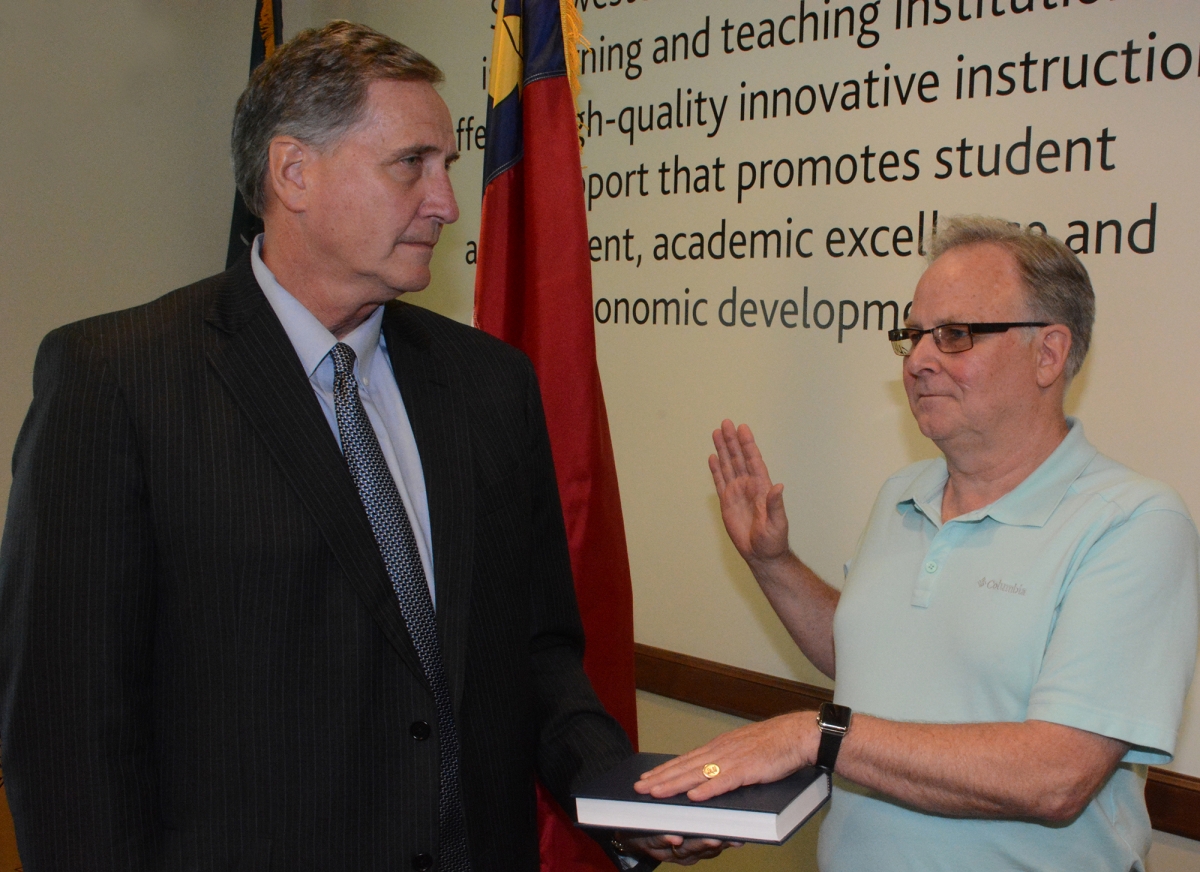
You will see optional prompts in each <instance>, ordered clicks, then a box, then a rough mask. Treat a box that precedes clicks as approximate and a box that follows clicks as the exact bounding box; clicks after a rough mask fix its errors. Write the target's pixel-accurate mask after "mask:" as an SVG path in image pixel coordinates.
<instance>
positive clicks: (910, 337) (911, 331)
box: [888, 321, 1050, 357]
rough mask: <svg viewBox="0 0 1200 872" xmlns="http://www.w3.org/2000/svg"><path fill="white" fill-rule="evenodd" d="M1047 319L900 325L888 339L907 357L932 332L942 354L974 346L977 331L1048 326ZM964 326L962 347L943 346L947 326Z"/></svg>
mask: <svg viewBox="0 0 1200 872" xmlns="http://www.w3.org/2000/svg"><path fill="white" fill-rule="evenodd" d="M1049 326H1050V323H1049V322H1048V321H991V322H983V323H976V324H939V325H937V326H936V327H930V328H929V329H928V330H918V329H917V328H916V327H901V328H899V329H897V330H889V331H888V341H890V342H891V343H892V351H894V352H896V354H898V355H899V356H900V357H908V355H910V354H912V351H913V349H914V348H916V347H917V343H918V342H920V341H921V337H922V336H924V335H925V334H926V333H931V334H933V344H934V345H936V346H937V348H938V351H940V352H942V353H943V354H958V353H959V352H962V351H970V350H971V349H972V348H974V347H975V339H974V337H975V334H977V333H1004V332H1007V331H1009V330H1012V329H1014V328H1016V327H1049ZM951 327H953V328H958V329H962V328H966V331H967V334H966V342H967V344H966V346H964V347H963V348H944V347H943V343H945V344H947V345H948V344H950V340H949V339H943V338H942V336H943V335H944V332H945V331H946V330H947V328H951ZM905 341H911V342H912V347H910V348H909V349H908V350H907V351H904V350H902V348H901V343H902V342H905Z"/></svg>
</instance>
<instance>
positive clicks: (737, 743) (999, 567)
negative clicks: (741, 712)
mask: <svg viewBox="0 0 1200 872" xmlns="http://www.w3.org/2000/svg"><path fill="white" fill-rule="evenodd" d="M930 257H931V264H930V266H929V268H928V269H927V270H926V272H925V274H924V276H923V277H922V278H921V281H920V283H919V284H918V285H917V290H916V293H915V295H914V298H913V304H912V309H911V313H910V315H909V317H908V318H907V321H906V324H907V326H906V327H905V328H903V329H900V330H896V331H892V334H891V336H890V338H891V339H892V342H893V346H894V347H895V350H896V352H897V353H898V354H900V355H902V356H903V357H904V384H905V387H906V390H907V392H908V398H909V404H910V407H911V409H912V412H913V415H914V417H915V418H916V420H917V423H918V425H919V426H920V429H921V432H922V433H923V434H924V435H926V436H927V437H929V438H930V439H932V440H933V441H934V442H935V443H936V444H937V446H938V447H939V448H940V449H941V450H942V453H943V455H944V458H943V459H938V460H933V461H924V462H921V463H917V464H915V465H913V466H910V467H908V468H907V469H905V470H902V471H901V472H899V473H898V474H896V475H895V476H893V477H892V478H891V479H889V480H888V481H887V482H886V483H885V484H884V486H883V489H882V490H881V492H880V495H879V498H878V500H877V502H876V504H875V507H874V509H873V511H872V513H871V518H870V521H869V523H868V525H867V528H866V531H865V532H864V534H863V537H862V539H861V541H860V543H859V546H858V549H857V553H856V554H855V556H854V558H853V560H851V561H850V562H849V563H848V564H847V566H846V582H845V585H844V587H843V590H842V591H841V592H838V591H837V590H835V589H834V588H832V587H830V586H829V585H827V584H825V583H824V582H823V581H821V579H819V578H818V577H817V576H816V575H815V574H813V573H812V571H811V570H809V569H808V567H807V566H805V565H804V564H803V563H802V562H800V560H799V559H798V558H797V557H796V556H795V555H794V554H792V552H791V551H790V550H789V548H788V544H787V517H786V514H785V513H784V508H783V497H782V491H783V486H782V485H781V484H772V482H771V480H770V478H769V476H768V474H767V470H766V466H765V465H764V463H763V461H762V457H761V455H760V454H759V452H758V449H757V447H756V445H755V443H754V438H753V435H752V434H751V433H750V430H749V428H747V427H745V426H744V425H743V426H742V427H741V428H737V429H735V428H734V426H733V424H732V423H731V422H729V421H726V422H724V423H723V425H722V429H721V430H719V431H717V432H716V433H714V434H713V435H714V441H715V443H716V446H717V455H716V456H714V457H713V458H711V460H710V466H711V467H712V472H713V478H714V481H715V483H716V486H717V492H718V494H719V495H720V498H721V507H722V514H723V516H724V520H725V524H726V528H727V530H728V531H729V534H730V536H731V538H732V540H733V543H734V545H735V546H736V547H737V548H738V550H739V552H740V553H741V554H742V556H743V557H744V558H745V559H746V560H747V562H748V564H749V565H750V568H751V570H752V571H753V572H754V575H755V577H756V579H757V580H758V582H759V584H760V585H761V586H762V588H763V591H764V593H765V594H766V595H767V598H768V599H769V600H770V602H771V604H772V606H773V607H774V608H775V610H776V612H777V613H778V614H779V616H780V618H781V619H782V621H783V622H784V624H785V626H786V627H787V628H788V630H789V632H790V633H791V635H792V637H793V638H794V639H795V640H796V642H797V643H798V644H799V645H800V647H801V649H802V650H803V651H804V653H805V655H806V656H808V658H809V659H810V660H811V661H812V662H813V663H814V664H815V665H816V666H817V667H818V668H820V669H821V670H822V671H823V672H825V673H826V674H827V675H829V676H830V677H831V678H832V677H836V679H837V690H836V695H835V704H827V705H826V706H825V707H823V709H822V712H821V714H820V715H819V717H818V718H816V719H814V718H813V716H812V714H811V713H794V714H790V715H784V716H782V717H779V718H774V719H772V720H769V721H764V722H762V723H758V724H752V725H750V726H748V727H745V728H743V729H741V730H736V731H734V732H732V733H728V734H726V735H724V736H721V737H719V738H718V739H716V740H714V741H713V742H711V743H709V744H708V745H705V746H704V747H702V748H699V749H697V750H695V751H692V752H691V753H689V754H686V755H683V756H682V757H679V758H676V760H674V761H671V762H670V763H668V764H665V765H664V766H663V767H660V769H659V770H656V771H655V772H654V773H652V774H651V776H650V777H649V778H647V779H646V780H645V781H643V782H641V784H640V789H642V790H643V791H652V792H653V793H655V794H656V795H660V796H661V795H670V794H673V793H677V792H680V791H681V790H688V791H689V796H691V797H692V798H693V799H704V798H707V797H709V796H712V795H715V794H717V793H721V792H724V791H725V790H729V789H732V788H734V787H736V786H739V785H741V784H747V783H755V782H762V781H772V780H775V779H777V778H780V777H782V776H784V775H786V774H788V773H789V772H791V771H794V770H795V769H797V768H798V767H800V766H803V765H808V764H812V763H816V764H817V765H824V766H827V767H828V768H829V769H831V770H833V769H835V768H836V772H837V774H838V775H840V776H841V778H839V779H838V780H837V781H836V782H835V790H834V797H833V801H832V803H831V807H830V812H829V815H828V817H827V818H826V820H825V823H824V825H823V827H822V831H821V839H820V849H819V854H820V858H819V859H820V865H821V868H822V869H823V870H825V872H843V870H844V872H861V870H893V869H903V870H914V872H916V870H920V872H927V870H939V869H945V870H962V869H970V870H973V872H975V870H993V869H994V870H1001V869H1005V870H1007V869H1036V870H1063V872H1075V870H1089V872H1094V870H1112V872H1128V870H1130V869H1142V868H1143V861H1144V858H1145V856H1146V852H1147V851H1148V849H1149V846H1150V821H1149V817H1148V815H1147V812H1146V805H1145V800H1144V798H1143V792H1144V787H1145V778H1146V770H1145V766H1146V764H1149V763H1163V762H1167V761H1169V760H1170V759H1171V755H1172V753H1173V751H1174V747H1175V741H1176V738H1177V734H1178V729H1179V721H1180V718H1181V716H1182V708H1183V699H1184V695H1185V694H1186V692H1187V688H1188V686H1189V684H1190V682H1191V677H1192V670H1193V668H1194V665H1195V658H1196V639H1197V622H1198V618H1197V598H1198V586H1200V585H1198V564H1200V556H1198V554H1200V537H1198V536H1197V532H1196V526H1195V524H1194V523H1193V521H1192V519H1191V517H1190V516H1189V515H1188V511H1187V509H1186V507H1185V506H1184V505H1183V502H1182V501H1181V500H1180V498H1179V497H1178V495H1176V494H1175V492H1174V491H1172V490H1171V489H1170V488H1169V487H1167V486H1166V485H1163V484H1161V483H1159V482H1155V481H1151V480H1149V479H1145V478H1142V477H1141V476H1139V475H1137V474H1136V473H1133V472H1132V471H1130V470H1129V469H1127V468H1125V467H1123V466H1121V465H1120V464H1118V463H1116V462H1114V461H1112V460H1109V459H1108V458H1106V457H1104V456H1103V455H1101V454H1099V453H1098V452H1097V451H1096V449H1095V448H1093V447H1092V446H1091V445H1090V444H1089V443H1088V441H1087V440H1086V438H1085V437H1084V434H1083V427H1082V425H1081V424H1080V423H1079V422H1078V421H1076V420H1074V419H1070V418H1067V417H1066V416H1065V415H1064V413H1063V400H1064V396H1065V394H1066V390H1067V387H1068V385H1069V384H1070V380H1071V378H1072V377H1073V376H1074V375H1075V373H1077V372H1078V371H1079V367H1080V365H1081V364H1082V362H1083V358H1084V355H1085V354H1086V352H1087V346H1088V342H1089V340H1090V337H1091V328H1092V321H1093V313H1094V297H1093V293H1092V288H1091V283H1090V281H1089V279H1088V276H1087V272H1086V270H1084V268H1083V266H1082V264H1080V262H1079V260H1078V259H1077V258H1076V257H1075V256H1074V255H1073V254H1072V253H1071V252H1070V251H1069V250H1068V249H1067V248H1066V247H1065V246H1064V245H1063V244H1062V243H1061V242H1058V241H1057V240H1054V239H1051V238H1050V237H1047V236H1044V235H1042V234H1038V233H1032V232H1029V231H1026V230H1022V229H1021V228H1018V227H1014V226H1012V225H1009V224H1007V223H1006V222H1003V221H997V220H993V219H980V218H966V219H958V220H956V221H953V222H951V223H950V224H948V225H945V226H943V227H942V228H941V230H940V233H939V236H938V239H937V241H936V242H935V245H934V247H933V250H932V252H931V255H930ZM835 652H836V653H835ZM852 712H853V716H851V713H852ZM706 763H716V764H718V765H719V767H720V774H719V775H718V776H717V777H715V778H712V779H710V780H706V779H705V777H704V775H703V772H702V767H703V766H704V764H706ZM710 771H711V770H710Z"/></svg>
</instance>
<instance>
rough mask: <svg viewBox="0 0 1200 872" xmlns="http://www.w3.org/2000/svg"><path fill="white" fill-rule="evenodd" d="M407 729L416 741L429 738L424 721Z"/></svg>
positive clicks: (414, 722)
mask: <svg viewBox="0 0 1200 872" xmlns="http://www.w3.org/2000/svg"><path fill="white" fill-rule="evenodd" d="M408 729H409V732H411V733H412V737H413V738H414V739H416V740H417V741H418V742H424V741H425V740H426V739H428V738H429V733H430V730H429V724H428V723H426V722H425V721H413V722H412V726H410V727H409V728H408ZM418 856H421V857H424V856H425V854H419V855H418ZM413 862H414V863H415V862H416V860H413ZM417 868H426V867H417Z"/></svg>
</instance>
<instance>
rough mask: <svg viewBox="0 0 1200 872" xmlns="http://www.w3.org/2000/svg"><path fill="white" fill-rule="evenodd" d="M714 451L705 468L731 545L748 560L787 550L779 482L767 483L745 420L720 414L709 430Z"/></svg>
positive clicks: (767, 558) (769, 557)
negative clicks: (717, 426) (736, 423)
mask: <svg viewBox="0 0 1200 872" xmlns="http://www.w3.org/2000/svg"><path fill="white" fill-rule="evenodd" d="M713 445H714V446H716V449H717V453H716V454H712V455H709V458H708V468H709V469H710V470H711V471H712V477H713V484H714V485H715V486H716V489H717V497H718V499H719V500H720V501H721V519H722V520H723V521H724V522H725V530H726V531H727V532H728V533H729V538H730V540H731V541H732V542H733V547H734V548H736V549H737V550H738V553H739V554H741V555H742V557H743V558H744V559H745V560H746V561H747V562H748V563H751V564H753V563H757V562H764V561H770V560H774V559H776V558H778V557H782V556H784V555H786V554H787V553H788V521H787V513H786V512H785V511H784V508H783V485H782V484H772V483H771V477H770V475H768V474H767V465H766V464H765V463H764V462H763V459H762V454H761V453H760V452H759V450H758V445H756V444H755V442H754V434H753V433H751V432H750V428H749V427H747V426H746V425H745V424H742V425H741V426H740V427H734V425H733V422H732V421H730V420H729V419H725V420H724V421H722V422H721V427H720V429H718V430H714V431H713Z"/></svg>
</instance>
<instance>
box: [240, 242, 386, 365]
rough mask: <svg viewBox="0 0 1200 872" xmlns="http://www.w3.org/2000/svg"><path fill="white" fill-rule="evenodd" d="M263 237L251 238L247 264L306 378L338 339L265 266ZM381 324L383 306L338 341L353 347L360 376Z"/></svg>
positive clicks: (372, 353) (370, 358)
mask: <svg viewBox="0 0 1200 872" xmlns="http://www.w3.org/2000/svg"><path fill="white" fill-rule="evenodd" d="M262 242H263V237H262V234H261V233H260V234H259V235H258V236H256V237H255V238H254V244H253V245H252V246H251V247H250V266H251V268H252V269H253V270H254V278H255V279H257V280H258V285H259V287H261V288H262V290H263V294H265V295H266V298H267V302H269V303H270V304H271V308H272V309H274V310H275V315H276V316H277V317H278V318H279V321H280V323H281V324H283V329H284V331H285V332H286V333H287V335H288V339H290V340H291V342H292V347H294V348H295V349H296V354H297V355H299V357H300V363H301V365H303V367H304V371H305V373H307V374H308V376H309V378H312V377H313V374H314V373H315V372H316V370H317V367H319V366H320V365H321V362H322V361H324V360H325V358H326V357H328V356H329V352H330V350H331V349H332V348H333V346H334V345H336V344H337V343H338V341H339V340H338V339H337V338H336V337H335V336H334V335H333V334H332V333H330V332H329V330H328V328H326V327H325V325H324V324H322V323H321V322H320V321H318V320H317V317H316V316H315V315H314V314H313V313H312V312H310V311H308V309H306V308H305V307H304V304H303V303H301V302H300V301H299V300H297V299H296V298H295V297H293V296H292V295H291V294H289V293H288V292H287V290H286V289H285V288H284V287H283V285H281V284H279V280H278V279H276V278H275V275H274V273H272V272H271V270H270V269H268V268H267V265H266V264H265V263H263V259H262ZM382 325H383V306H380V307H379V308H377V309H376V310H375V311H374V312H372V313H371V316H370V317H369V318H367V320H366V321H364V322H363V323H361V324H359V325H358V326H357V327H355V328H354V330H352V331H351V332H350V333H349V334H347V335H346V336H345V337H343V338H342V339H341V340H340V341H341V342H344V343H346V344H347V345H349V346H350V347H351V348H353V349H354V354H355V357H356V358H357V366H358V371H359V373H360V378H361V374H362V373H368V372H370V371H371V363H372V361H373V360H374V357H375V352H376V351H377V350H378V349H379V341H380V328H381V327H382Z"/></svg>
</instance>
